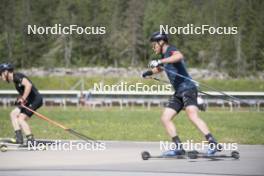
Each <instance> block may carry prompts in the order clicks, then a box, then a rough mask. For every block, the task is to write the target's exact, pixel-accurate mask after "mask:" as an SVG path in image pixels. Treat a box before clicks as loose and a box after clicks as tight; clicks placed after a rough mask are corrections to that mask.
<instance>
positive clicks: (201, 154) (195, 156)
mask: <svg viewBox="0 0 264 176" xmlns="http://www.w3.org/2000/svg"><path fill="white" fill-rule="evenodd" d="M188 158H190V159H199V158H204V159H212V160H214V159H221V158H232V159H236V160H237V159H239V158H240V154H239V152H238V151H232V152H231V153H230V154H217V153H214V154H208V153H206V152H198V153H195V152H190V153H189V154H188Z"/></svg>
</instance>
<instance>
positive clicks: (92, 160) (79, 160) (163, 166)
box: [0, 142, 264, 176]
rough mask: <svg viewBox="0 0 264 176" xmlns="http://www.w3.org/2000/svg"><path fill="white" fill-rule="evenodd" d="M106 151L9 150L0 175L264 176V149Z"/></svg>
mask: <svg viewBox="0 0 264 176" xmlns="http://www.w3.org/2000/svg"><path fill="white" fill-rule="evenodd" d="M105 147H106V150H104V151H87V150H82V151H77V150H75V149H74V150H71V151H51V150H46V151H8V152H5V153H3V152H0V175H6V176H11V175H12V176H17V175H28V176H36V175H38V176H47V175H49V176H51V175H61V176H65V175H76V176H79V175H104V176H119V175H127V176H134V175H140V176H142V175H146V176H168V175H183V176H193V175H241V176H242V175H249V176H254V175H264V146H263V145H240V146H238V150H239V152H240V155H241V159H240V160H233V159H230V158H229V159H220V160H216V161H215V160H210V159H196V160H191V159H153V160H148V161H143V160H142V159H141V155H140V153H141V152H142V151H144V150H148V151H150V152H151V153H153V154H159V153H160V150H159V143H155V142H106V143H105Z"/></svg>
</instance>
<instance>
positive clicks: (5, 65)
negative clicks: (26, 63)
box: [0, 63, 14, 73]
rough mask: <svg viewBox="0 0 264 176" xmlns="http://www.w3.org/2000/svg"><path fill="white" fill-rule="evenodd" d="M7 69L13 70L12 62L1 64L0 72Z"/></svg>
mask: <svg viewBox="0 0 264 176" xmlns="http://www.w3.org/2000/svg"><path fill="white" fill-rule="evenodd" d="M5 70H8V71H13V70H14V67H13V65H12V64H9V63H3V64H1V65H0V73H2V72H4V71H5Z"/></svg>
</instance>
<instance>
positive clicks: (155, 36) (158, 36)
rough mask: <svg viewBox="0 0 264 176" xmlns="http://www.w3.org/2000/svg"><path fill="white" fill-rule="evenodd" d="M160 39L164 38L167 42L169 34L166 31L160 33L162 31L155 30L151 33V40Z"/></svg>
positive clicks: (156, 40)
mask: <svg viewBox="0 0 264 176" xmlns="http://www.w3.org/2000/svg"><path fill="white" fill-rule="evenodd" d="M160 40H164V41H165V42H168V35H167V34H165V32H162V33H160V31H157V32H154V33H153V34H152V35H151V38H150V41H151V42H158V41H160Z"/></svg>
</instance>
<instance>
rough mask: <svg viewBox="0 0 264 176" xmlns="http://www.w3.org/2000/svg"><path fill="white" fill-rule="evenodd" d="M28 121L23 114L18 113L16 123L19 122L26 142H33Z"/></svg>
mask: <svg viewBox="0 0 264 176" xmlns="http://www.w3.org/2000/svg"><path fill="white" fill-rule="evenodd" d="M28 119H29V117H28V116H27V115H26V114H24V113H20V114H19V115H18V122H19V125H20V126H21V128H22V130H23V132H24V133H25V135H26V137H27V141H28V142H29V141H31V142H33V141H34V136H33V134H32V132H31V129H30V127H29V125H28V123H27V120H28Z"/></svg>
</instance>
